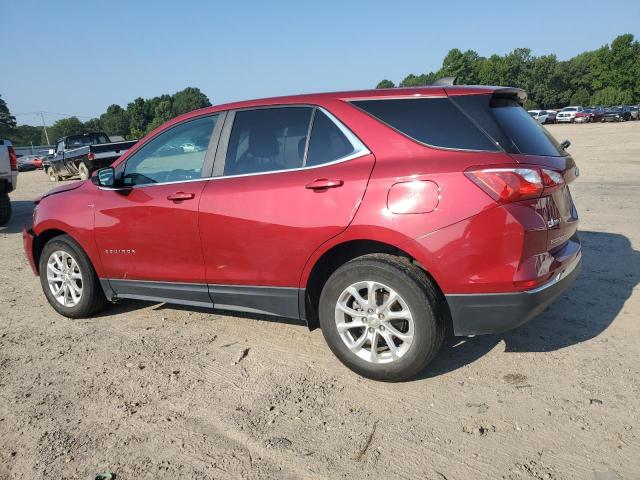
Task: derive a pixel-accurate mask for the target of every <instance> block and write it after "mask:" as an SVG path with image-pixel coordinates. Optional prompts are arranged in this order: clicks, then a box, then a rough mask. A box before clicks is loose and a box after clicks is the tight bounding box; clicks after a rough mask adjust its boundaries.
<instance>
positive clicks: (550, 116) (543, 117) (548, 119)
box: [529, 110, 556, 125]
mask: <svg viewBox="0 0 640 480" xmlns="http://www.w3.org/2000/svg"><path fill="white" fill-rule="evenodd" d="M529 115H531V117H532V118H535V119H536V120H537V121H538V123H540V124H542V125H544V124H547V123H555V122H556V113H555V112H552V111H548V110H529Z"/></svg>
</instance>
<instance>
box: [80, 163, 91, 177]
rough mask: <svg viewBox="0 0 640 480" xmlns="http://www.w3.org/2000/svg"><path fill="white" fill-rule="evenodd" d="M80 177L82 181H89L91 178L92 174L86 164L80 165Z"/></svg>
mask: <svg viewBox="0 0 640 480" xmlns="http://www.w3.org/2000/svg"><path fill="white" fill-rule="evenodd" d="M78 175H80V180H87V179H88V178H89V177H90V176H91V172H90V171H89V167H87V164H86V163H84V162H80V164H79V165H78Z"/></svg>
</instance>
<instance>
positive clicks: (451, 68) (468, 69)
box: [438, 48, 480, 85]
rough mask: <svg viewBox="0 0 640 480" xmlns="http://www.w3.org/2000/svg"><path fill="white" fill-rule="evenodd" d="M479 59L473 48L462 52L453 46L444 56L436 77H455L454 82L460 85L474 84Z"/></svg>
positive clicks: (476, 81)
mask: <svg viewBox="0 0 640 480" xmlns="http://www.w3.org/2000/svg"><path fill="white" fill-rule="evenodd" d="M479 60H480V56H479V55H478V54H477V53H476V52H474V51H473V50H467V51H466V52H464V53H462V52H461V51H460V50H459V49H457V48H453V49H451V50H449V53H447V55H446V56H445V57H444V60H443V61H442V68H441V69H440V70H439V71H438V77H456V83H457V84H460V85H473V84H476V83H478V67H479Z"/></svg>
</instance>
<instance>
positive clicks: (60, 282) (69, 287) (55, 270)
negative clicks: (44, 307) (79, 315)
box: [47, 250, 83, 307]
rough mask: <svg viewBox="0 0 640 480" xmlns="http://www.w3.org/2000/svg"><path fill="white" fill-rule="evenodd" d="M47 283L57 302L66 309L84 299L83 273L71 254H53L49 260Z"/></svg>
mask: <svg viewBox="0 0 640 480" xmlns="http://www.w3.org/2000/svg"><path fill="white" fill-rule="evenodd" d="M47 283H48V284H49V290H50V291H51V293H52V294H53V296H54V298H55V299H56V301H57V302H58V303H59V304H60V305H63V306H65V307H75V306H76V305H77V304H78V303H79V302H80V299H81V298H82V285H83V283H82V272H81V271H80V267H79V266H78V262H76V260H75V258H73V257H72V256H71V255H69V253H67V252H64V251H62V250H58V251H55V252H53V253H52V254H51V255H50V256H49V260H47Z"/></svg>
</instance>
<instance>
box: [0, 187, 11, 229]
mask: <svg viewBox="0 0 640 480" xmlns="http://www.w3.org/2000/svg"><path fill="white" fill-rule="evenodd" d="M9 220H11V199H10V198H9V194H8V193H0V227H3V226H5V225H6V224H7V223H9Z"/></svg>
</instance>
